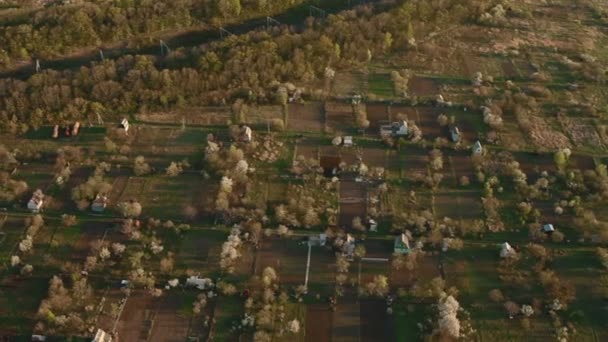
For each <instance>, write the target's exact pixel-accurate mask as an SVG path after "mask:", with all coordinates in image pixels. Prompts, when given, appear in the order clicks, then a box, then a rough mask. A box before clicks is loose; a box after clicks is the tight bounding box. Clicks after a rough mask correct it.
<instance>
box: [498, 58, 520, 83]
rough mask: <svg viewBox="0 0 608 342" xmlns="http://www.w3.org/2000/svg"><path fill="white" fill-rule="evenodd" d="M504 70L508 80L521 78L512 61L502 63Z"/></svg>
mask: <svg viewBox="0 0 608 342" xmlns="http://www.w3.org/2000/svg"><path fill="white" fill-rule="evenodd" d="M502 70H503V72H504V73H505V76H506V77H507V78H508V79H515V78H518V77H519V73H518V72H517V68H516V67H515V65H514V64H513V61H512V60H510V59H509V60H506V61H504V62H502Z"/></svg>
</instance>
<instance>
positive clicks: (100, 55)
mask: <svg viewBox="0 0 608 342" xmlns="http://www.w3.org/2000/svg"><path fill="white" fill-rule="evenodd" d="M99 58H100V59H101V60H102V61H103V60H104V59H105V58H104V56H103V50H102V49H99Z"/></svg>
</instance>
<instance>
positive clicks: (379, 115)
mask: <svg viewBox="0 0 608 342" xmlns="http://www.w3.org/2000/svg"><path fill="white" fill-rule="evenodd" d="M366 106H367V120H369V130H371V131H373V132H374V133H376V132H378V130H379V129H380V125H383V124H387V123H388V121H389V115H388V107H387V105H385V104H381V103H368V104H366Z"/></svg>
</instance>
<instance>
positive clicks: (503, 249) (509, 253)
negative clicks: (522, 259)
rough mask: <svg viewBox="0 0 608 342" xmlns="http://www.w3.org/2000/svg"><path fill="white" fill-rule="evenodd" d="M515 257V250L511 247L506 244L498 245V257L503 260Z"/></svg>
mask: <svg viewBox="0 0 608 342" xmlns="http://www.w3.org/2000/svg"><path fill="white" fill-rule="evenodd" d="M515 256H517V252H516V251H515V249H513V247H511V245H509V243H508V242H505V243H503V244H502V245H500V257H501V258H503V259H506V258H513V257H515Z"/></svg>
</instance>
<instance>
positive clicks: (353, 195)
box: [338, 180, 367, 227]
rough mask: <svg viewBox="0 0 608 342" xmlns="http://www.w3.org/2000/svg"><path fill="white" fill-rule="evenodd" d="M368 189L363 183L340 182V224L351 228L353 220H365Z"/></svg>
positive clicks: (352, 181)
mask: <svg viewBox="0 0 608 342" xmlns="http://www.w3.org/2000/svg"><path fill="white" fill-rule="evenodd" d="M366 198H367V189H366V188H365V185H364V184H363V183H358V182H355V181H354V180H343V181H341V182H340V216H339V219H338V224H339V225H340V226H344V227H351V225H352V222H353V219H354V218H355V217H357V216H358V217H360V218H361V219H365V216H366V212H367V203H366Z"/></svg>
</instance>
